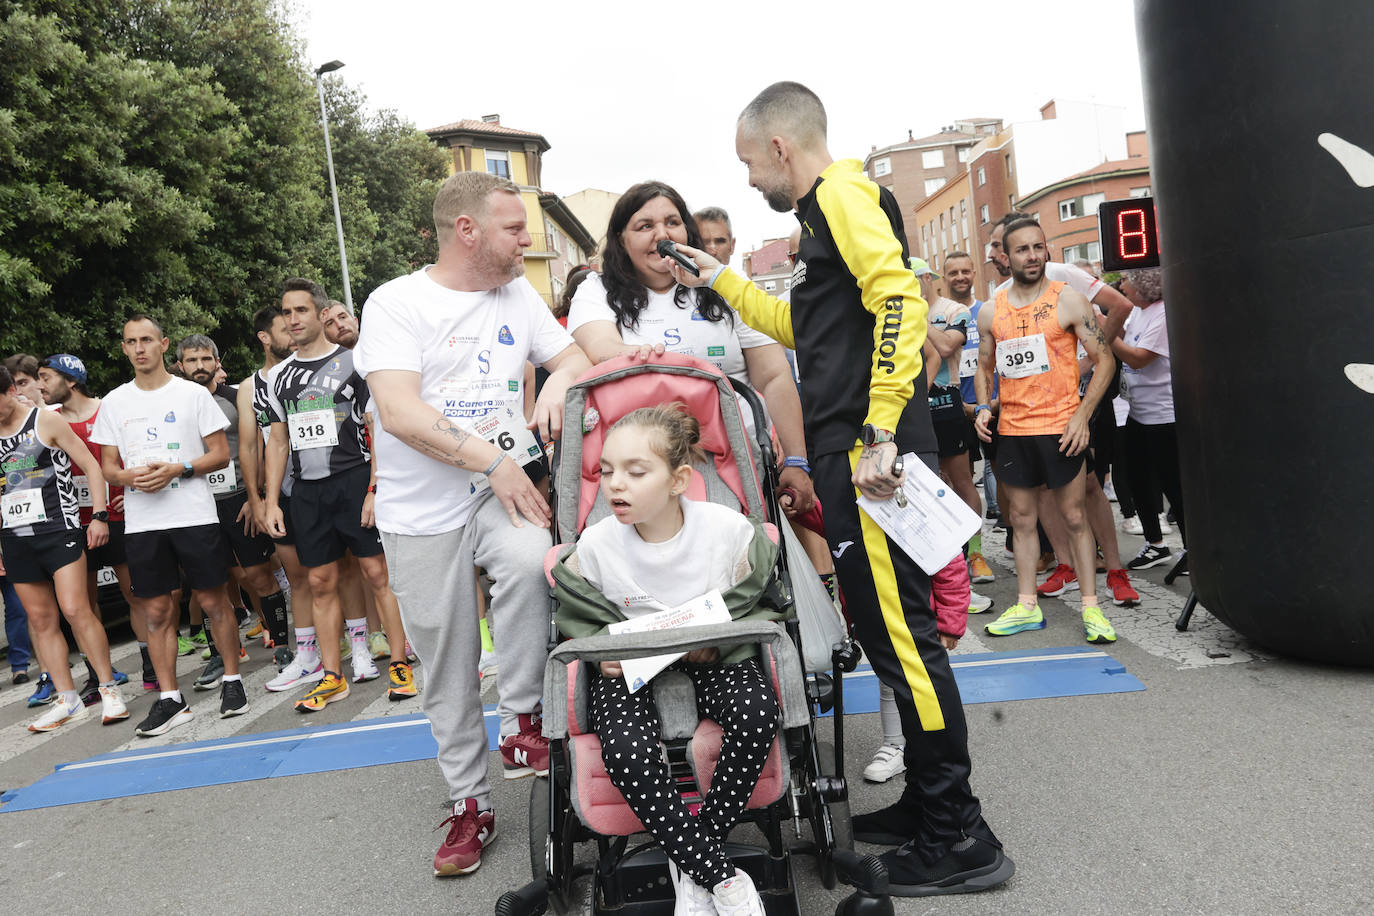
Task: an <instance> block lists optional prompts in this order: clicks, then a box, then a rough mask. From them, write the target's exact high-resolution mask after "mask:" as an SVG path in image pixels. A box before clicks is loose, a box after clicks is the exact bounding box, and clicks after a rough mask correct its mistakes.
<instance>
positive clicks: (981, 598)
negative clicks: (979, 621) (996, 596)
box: [968, 589, 992, 614]
mask: <svg viewBox="0 0 1374 916" xmlns="http://www.w3.org/2000/svg"><path fill="white" fill-rule="evenodd" d="M990 607H992V599H991V598H989V597H988V596H987V595H980V594H978V593H977V592H975V591H973V590H971V589H970V590H969V593H968V612H969V613H970V614H981V613H983V612H984V611H986V610H987V609H988V608H990Z"/></svg>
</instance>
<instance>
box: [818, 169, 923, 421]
mask: <svg viewBox="0 0 1374 916" xmlns="http://www.w3.org/2000/svg"><path fill="white" fill-rule="evenodd" d="M859 168H861V166H860V165H859V163H858V162H857V160H841V161H839V162H835V163H833V164H831V165H830V167H828V168H827V169H826V170H825V172H824V173H823V174H822V178H823V179H824V180H823V181H822V182H821V183H820V186H819V187H818V188H817V189H816V203H817V205H818V206H819V207H820V208H821V212H822V213H824V214H825V221H826V224H827V225H828V226H829V227H830V235H831V238H833V239H834V241H835V248H836V249H837V250H838V251H839V254H840V257H841V258H842V259H843V260H844V263H845V266H846V267H848V268H849V272H850V273H851V274H853V275H854V279H855V280H856V281H858V286H859V290H860V291H861V294H862V297H863V306H864V309H865V310H867V311H868V312H871V313H872V314H873V316H874V318H875V321H874V323H873V365H872V380H871V381H870V382H869V387H868V416H867V418H866V422H868V423H872V424H873V425H874V426H876V427H878V428H879V429H888V430H895V429H896V428H897V422H898V421H899V420H900V419H901V416H902V411H904V410H906V405H907V402H908V401H910V400H911V398H912V396H913V394H914V392H915V390H916V388H915V379H916V378H917V377H918V376H920V374H921V362H922V361H921V346H922V345H923V344H924V343H925V339H926V313H927V312H928V311H929V307H928V306H927V305H926V301H925V300H924V299H922V298H921V288H920V286H919V285H918V284H917V282H916V276H915V274H913V273H912V272H911V268H910V267H908V266H907V265H906V264H905V263H904V262H903V261H902V245H901V243H900V242H898V241H897V236H896V235H895V234H894V233H893V231H892V223H891V222H890V221H889V220H888V218H887V213H886V212H884V211H883V208H882V205H881V204H880V203H879V201H878V186H877V185H876V184H874V183H873V182H871V181H869V180H868V179H867V178H865V177H864V176H863V174H862V173H861V172H860V171H859Z"/></svg>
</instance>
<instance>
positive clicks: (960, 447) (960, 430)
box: [931, 418, 978, 458]
mask: <svg viewBox="0 0 1374 916" xmlns="http://www.w3.org/2000/svg"><path fill="white" fill-rule="evenodd" d="M931 425H932V426H934V427H935V442H936V444H937V446H938V448H939V455H940V457H941V458H953V457H954V456H956V455H962V454H964V453H965V452H969V451H973V450H975V449H976V448H977V447H978V446H977V445H976V443H977V442H978V433H976V432H974V430H973V424H972V423H970V422H969V421H968V420H967V419H966V418H962V419H958V420H942V421H941V422H939V423H932V424H931Z"/></svg>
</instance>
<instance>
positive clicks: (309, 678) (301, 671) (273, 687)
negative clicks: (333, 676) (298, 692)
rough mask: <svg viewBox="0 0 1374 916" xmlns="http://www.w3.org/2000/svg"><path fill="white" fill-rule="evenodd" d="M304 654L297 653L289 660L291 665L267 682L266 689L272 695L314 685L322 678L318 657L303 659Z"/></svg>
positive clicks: (322, 667)
mask: <svg viewBox="0 0 1374 916" xmlns="http://www.w3.org/2000/svg"><path fill="white" fill-rule="evenodd" d="M304 654H305V653H303V652H297V653H296V657H295V658H293V659H291V664H289V665H287V666H286V667H285V668H283V669H281V674H278V675H277V676H276V677H274V678H272V680H270V681H268V682H267V689H268V690H270V691H272V692H273V693H281V692H282V691H285V690H290V689H291V688H293V687H299V686H300V685H302V684H314V683H316V682H318V681H319V680H320V678H322V677H324V664H323V663H321V662H320V657H319V656H318V655H317V656H315V657H314V658H304V657H303V656H304Z"/></svg>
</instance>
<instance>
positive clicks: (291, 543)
mask: <svg viewBox="0 0 1374 916" xmlns="http://www.w3.org/2000/svg"><path fill="white" fill-rule="evenodd" d="M277 505H279V506H281V526H282V527H283V528H285V529H286V534H283V535H282V536H281V537H273V538H272V540H273V541H274V542H275V543H278V544H285V545H286V546H287V547H295V546H296V529H295V528H293V527H292V525H291V497H289V496H287V495H286V494H285V493H283V494H282V495H281V496H278V497H277Z"/></svg>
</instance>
